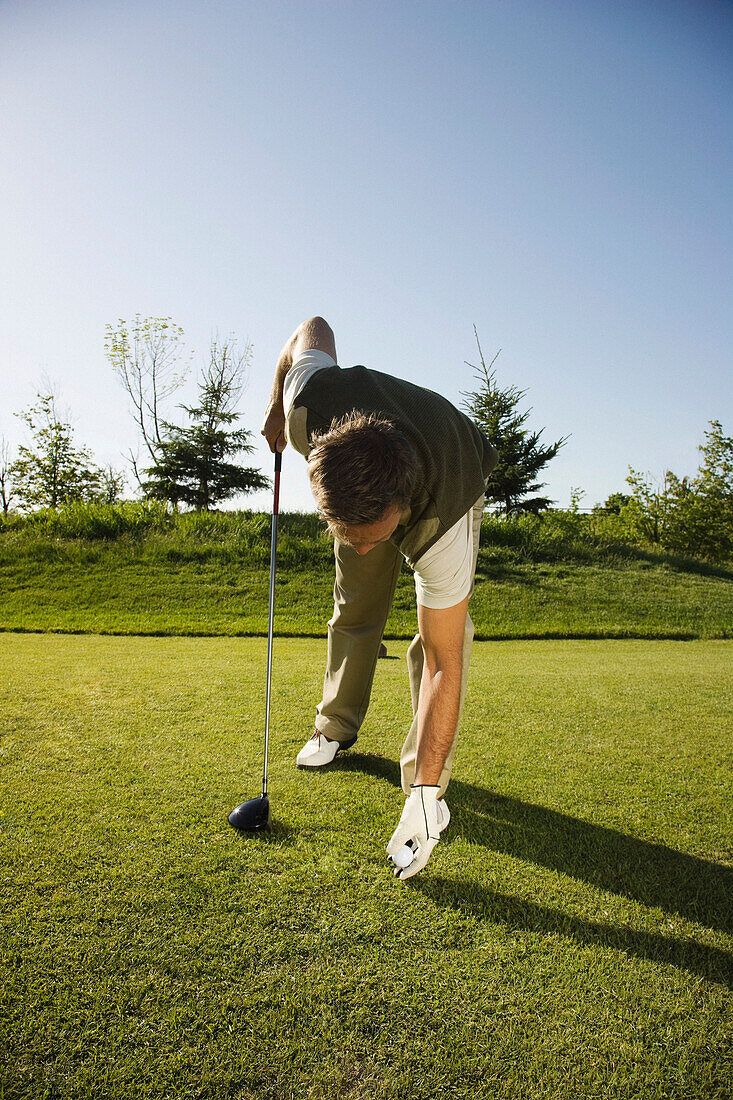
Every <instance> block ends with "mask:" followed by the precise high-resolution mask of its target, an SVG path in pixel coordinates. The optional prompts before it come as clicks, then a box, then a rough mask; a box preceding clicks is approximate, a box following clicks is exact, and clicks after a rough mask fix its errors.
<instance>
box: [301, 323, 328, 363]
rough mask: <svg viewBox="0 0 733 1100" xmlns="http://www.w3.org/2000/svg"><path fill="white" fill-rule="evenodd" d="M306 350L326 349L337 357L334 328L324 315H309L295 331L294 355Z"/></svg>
mask: <svg viewBox="0 0 733 1100" xmlns="http://www.w3.org/2000/svg"><path fill="white" fill-rule="evenodd" d="M304 351H325V352H326V354H327V355H330V356H331V358H332V359H334V360H335V359H336V340H335V337H334V334H333V329H332V328H331V326H330V325H329V323H328V321H326V320H325V319H324V318H323V317H318V316H316V317H309V318H308V320H307V321H303V322H302V323H301V324H300V325H298V328H297V329H296V331H295V340H294V345H293V354H294V356H297V355H299V354H300V353H301V352H304Z"/></svg>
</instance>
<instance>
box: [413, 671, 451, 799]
mask: <svg viewBox="0 0 733 1100" xmlns="http://www.w3.org/2000/svg"><path fill="white" fill-rule="evenodd" d="M461 669H462V664H461V662H460V660H459V661H458V662H457V663H456V662H451V664H450V665H448V666H446V667H444V668H441V669H438V670H434V671H431V670H430V669H429V667H428V665H427V663H426V664H425V665H424V666H423V673H422V679H421V681H420V698H419V701H418V707H417V757H416V760H415V784H416V785H419V784H428V785H429V786H438V784H439V783H440V773H441V772H442V770H443V765H444V764H445V761H446V759H447V757H448V753H449V752H450V748H451V745H452V744H453V739H454V737H455V734H456V728H457V726H458V716H459V712H460V701H461Z"/></svg>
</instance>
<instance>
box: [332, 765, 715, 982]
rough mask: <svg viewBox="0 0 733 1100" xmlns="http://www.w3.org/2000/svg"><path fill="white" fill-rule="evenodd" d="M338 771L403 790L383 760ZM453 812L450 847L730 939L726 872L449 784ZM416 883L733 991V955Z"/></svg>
mask: <svg viewBox="0 0 733 1100" xmlns="http://www.w3.org/2000/svg"><path fill="white" fill-rule="evenodd" d="M333 767H335V768H338V769H339V770H342V771H361V772H366V773H368V774H370V775H375V776H378V777H379V778H382V779H385V780H387V782H389V783H391V784H392V785H393V786H395V787H399V786H400V769H399V765H398V764H396V763H395V762H394V761H392V760H388V759H386V758H385V757H382V756H376V755H371V754H366V753H350V754H349V755H348V756H346V755H345V756H341V757H338V758H337V761H335V762H334V765H333ZM450 808H451V830H450V834H449V836H448V837H447V838H446V840H448V842H450V835H451V834H452V835H453V836H456V835H460V836H462V837H464V838H465V839H466V840H469V841H471V842H472V843H474V844H483V845H485V846H486V847H487V848H491V849H492V850H494V851H497V852H503V853H505V854H507V855H510V856H515V857H516V858H518V859H521V860H525V861H529V862H532V863H537V864H540V865H541V866H543V867H549V868H551V869H552V870H555V871H560V872H561V873H563V874H567V875H570V876H571V877H573V878H576V879H579V880H582V881H584V882H587V883H589V884H590V885H592V886H596V887H598V888H600V889H602V890H606V891H608V892H609V893H611V894H618V895H621V896H622V897H626V898H630V899H631V900H633V901H638V902H640V903H641V904H643V905H646V906H649V907H652V908H659V909H663V910H664V911H665V912H667V913H670V914H679V915H680V916H682V917H685V918H687V919H688V920H691V921H694V922H696V923H698V924H701V925H704V926H705V927H706V928H710V929H715V930H718V931H722V932H727V933H730V932H731V931H733V871H732V870H731V869H730V868H728V867H724V866H721V865H720V864H716V863H711V862H710V861H709V860H705V859H699V858H698V857H696V856H690V855H686V854H685V853H683V852H676V851H674V849H672V848H667V847H665V846H664V845H663V844H653V843H650V842H649V841H646V840H639V839H637V838H635V837H631V836H627V835H625V834H624V833H620V832H618V831H617V830H615V829H608V828H605V827H604V826H601V825H593V824H592V823H590V822H588V821H582V820H580V819H578V818H574V817H569V816H568V815H567V814H562V813H559V812H558V811H556V810H551V809H548V808H547V807H545V806H535V805H532V804H531V803H528V802H522V801H520V800H519V799H516V798H509V797H506V796H504V795H500V794H496V793H494V792H492V791H487V790H484V789H482V788H481V787H476V786H472V785H471V784H468V783H462V782H460V780H451V785H450ZM413 885H414V886H416V887H417V888H418V889H420V890H421V892H422V893H424V894H426V895H427V896H428V897H431V898H433V900H435V901H436V902H438V903H439V904H441V905H448V906H450V907H451V908H453V909H458V910H460V911H462V912H464V913H467V914H469V915H470V916H473V917H478V918H479V919H482V920H490V921H496V922H500V923H503V924H506V925H508V926H509V927H512V928H518V929H524V930H528V931H530V930H531V931H536V932H546V933H555V934H560V935H564V936H569V937H570V938H572V939H575V940H576V941H578V942H580V943H588V944H590V943H592V944H599V943H602V944H605V945H607V946H609V947H615V948H620V949H621V950H624V951H627V952H628V953H630V954H634V955H639V956H640V957H642V958H647V959H653V960H656V961H659V962H665V963H669V964H671V965H673V966H677V967H680V968H683V969H685V970H689V971H691V972H693V973H695V974H700V975H701V976H703V977H705V978H708V979H710V980H712V981H716V982H722V983H723V984H725V985H728V986H731V985H732V984H733V957H732V956H731V955H730V954H728V953H727V952H725V951H722V950H720V949H718V948H714V947H707V946H705V945H704V944H701V943H698V942H697V941H695V940H694V939H674V938H668V937H666V936H658V935H654V934H653V933H646V932H639V931H635V930H633V929H630V928H626V927H617V926H614V925H613V924H604V923H602V922H594V921H586V920H583V919H580V918H576V917H571V916H568V915H567V914H565V913H563V912H561V911H558V910H555V909H548V908H545V907H543V906H540V905H537V904H535V903H533V902H528V901H525V900H523V899H521V898H515V897H511V896H508V895H503V894H498V893H495V892H494V891H493V890H488V889H485V888H484V887H482V886H481V885H480V884H478V883H476V882H475V881H468V880H453V879H447V878H443V877H433V876H429V877H426V878H425V879H423V878H422V876H418V877H417V878H415V879H414V881H413Z"/></svg>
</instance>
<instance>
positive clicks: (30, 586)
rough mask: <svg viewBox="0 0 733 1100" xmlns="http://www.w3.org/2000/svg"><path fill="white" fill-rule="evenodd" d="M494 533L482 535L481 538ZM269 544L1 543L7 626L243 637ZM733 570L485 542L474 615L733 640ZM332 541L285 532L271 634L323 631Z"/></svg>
mask: <svg viewBox="0 0 733 1100" xmlns="http://www.w3.org/2000/svg"><path fill="white" fill-rule="evenodd" d="M181 518H182V517H181ZM487 538H488V535H487ZM268 570H269V535H268V531H267V526H266V525H263V526H262V529H261V530H260V532H259V535H258V536H257V538H256V539H254V541H253V543H252V544H251V545H250V544H249V543H247V542H246V540H245V541H244V542H242V543H241V544H239V543H236V542H235V543H233V544H226V543H225V544H221V543H218V542H216V541H212V540H210V539H209V538H208V536H206V537H205V538H204V540H203V541H202V542H199V541H197V540H195V539H191V538H188V539H186V538H183V537H182V536H181V535H180V532H173V534H169V535H165V534H160V533H158V534H152V535H148V536H146V537H145V538H143V539H141V540H136V539H130V538H127V537H121V538H119V539H116V540H113V541H109V542H105V541H103V540H102V541H91V540H81V539H60V540H59V539H52V538H50V537H45V536H44V538H37V539H31V538H22V539H21V538H18V539H14V538H13V537H12V536H6V537H5V538H4V539H0V630H6V631H7V630H11V631H61V632H72V633H74V632H81V633H84V632H86V633H97V634H103V633H112V634H183V635H217V634H222V635H239V634H258V633H260V634H261V633H263V632H264V631H265V630H266V627H267V592H268V579H269V573H268ZM732 579H733V574H730V573H727V572H726V571H725V570H715V569H708V570H706V568H705V567H704V566H701V565H700V564H699V563H680V562H675V561H674V560H673V559H663V558H653V557H651V558H650V557H648V556H647V557H645V556H643V555H640V556H638V557H636V558H630V559H629V560H622V559H614V560H612V561H598V560H597V561H591V562H588V563H586V564H578V562H577V561H575V562H574V561H570V562H565V561H562V560H560V561H549V562H545V561H541V560H540V561H538V562H528V561H526V560H524V559H523V555H522V553H520V552H519V550H518V549H517V548H516V547H515V549H514V550H513V551H512V553H511V554H508V553H505V552H504V551H503V550H502V549H501V547H497V546H494V545H493V544H492V543H490V542H488V543H487V544H486V545H485V546H484V548H483V549H482V551H481V554H480V559H479V569H478V576H477V582H476V591H475V594H474V598H473V602H472V605H471V614H472V616H473V619H474V622H475V624H476V630H477V635H478V637H481V638H523V637H538V638H543V637H545V638H546V637H591V638H592V637H608V638H624V637H632V638H633V637H639V638H716V637H729V636H730V634H731V623H733V583H732ZM332 586H333V561H332V554H331V548H330V546H329V544H328V542H327V541H326V540H325V539H323V538H320V539H319V538H318V537H317V536H312V535H311V536H308V537H305V536H304V535H302V534H300V533H298V532H297V531H296V532H295V533H289V532H288V530H287V527H286V529H285V532H284V535H283V538H282V539H281V543H280V546H279V550H278V574H277V620H276V630H277V632H278V633H279V634H281V635H283V636H287V635H316V636H322V635H324V634H325V624H326V622H327V620H328V618H329V616H330V614H331V609H332V596H331V591H332ZM415 629H416V616H415V593H414V585H413V581H412V575H411V573H410V571H409V570H408V569H406V568H405V569H404V570H403V573H402V576H401V578H400V582H399V587H398V591H397V596H396V599H395V603H394V608H393V611H392V615H391V617H390V620H389V622H388V625H387V636H388V637H392V638H408V637H411V636H412V635H413V634H414V632H415Z"/></svg>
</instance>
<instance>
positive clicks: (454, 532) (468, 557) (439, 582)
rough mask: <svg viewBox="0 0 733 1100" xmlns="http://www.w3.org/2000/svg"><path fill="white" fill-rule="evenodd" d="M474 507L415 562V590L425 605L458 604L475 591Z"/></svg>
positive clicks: (444, 606) (418, 598) (435, 606)
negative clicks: (472, 588)
mask: <svg viewBox="0 0 733 1100" xmlns="http://www.w3.org/2000/svg"><path fill="white" fill-rule="evenodd" d="M474 568H475V563H474V560H473V508H469V510H468V512H467V513H466V515H465V516H461V518H460V519H459V520H458V523H454V524H453V526H452V527H450V528H449V529H448V530H447V531H446V533H445V534H444V535H441V537H440V538H439V539H438V541H437V542H436V543H435V544H434V545H433V546H431V547H430V549H429V550H426V551H425V553H424V554H423V555H422V557H421V558H420V559H419V560H418V561H417V563H416V565H415V592H416V594H417V602H418V603H419V604H421V605H422V606H423V607H430V608H435V609H436V610H441V609H443V608H446V607H454V606H455V605H456V604H457V603H460V602H461V600H464V599H465V598H466V596H468V595H469V593H470V592H471V586H472V585H473V573H474Z"/></svg>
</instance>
